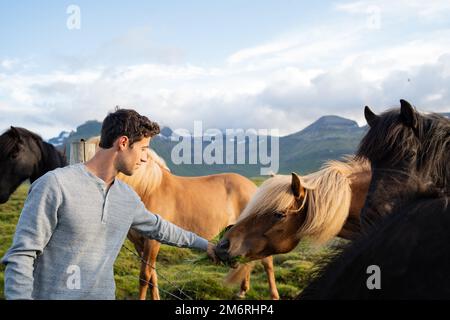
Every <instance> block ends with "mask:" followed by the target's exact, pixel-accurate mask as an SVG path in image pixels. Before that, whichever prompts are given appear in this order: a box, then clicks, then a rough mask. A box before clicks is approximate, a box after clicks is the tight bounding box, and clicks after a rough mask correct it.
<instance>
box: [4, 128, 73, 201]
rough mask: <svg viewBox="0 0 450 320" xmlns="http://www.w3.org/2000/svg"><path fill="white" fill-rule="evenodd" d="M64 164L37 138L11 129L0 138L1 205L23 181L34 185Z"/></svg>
mask: <svg viewBox="0 0 450 320" xmlns="http://www.w3.org/2000/svg"><path fill="white" fill-rule="evenodd" d="M66 164H67V163H66V158H65V157H64V155H62V154H61V153H60V152H59V151H58V150H56V149H55V147H53V145H51V144H49V143H47V142H44V141H43V140H42V138H41V137H40V136H38V135H37V134H35V133H33V132H31V131H28V130H26V129H23V128H17V127H11V128H10V129H9V130H7V131H6V132H5V133H3V134H2V135H1V136H0V203H5V202H6V201H8V199H9V197H10V196H11V194H12V193H13V192H14V191H15V190H16V189H17V187H18V186H20V184H21V183H22V182H24V181H25V180H27V179H30V182H31V183H33V182H34V181H35V180H36V179H38V178H39V177H40V176H42V175H43V174H45V173H46V172H48V171H50V170H53V169H55V168H58V167H63V166H65V165H66Z"/></svg>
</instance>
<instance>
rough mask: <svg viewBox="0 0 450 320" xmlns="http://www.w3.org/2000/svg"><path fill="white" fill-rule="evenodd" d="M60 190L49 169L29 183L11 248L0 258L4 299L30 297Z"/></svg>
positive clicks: (55, 213)
mask: <svg viewBox="0 0 450 320" xmlns="http://www.w3.org/2000/svg"><path fill="white" fill-rule="evenodd" d="M60 203H61V190H60V188H59V185H58V182H57V178H56V176H55V175H54V174H53V173H51V172H49V173H47V174H45V175H44V176H42V177H41V178H39V179H38V180H36V181H35V182H34V183H33V184H32V185H31V187H30V190H29V193H28V197H27V199H26V201H25V205H24V207H23V210H22V213H21V215H20V218H19V222H18V224H17V227H16V232H15V235H14V240H13V244H12V246H11V248H10V249H9V250H8V251H7V252H6V254H5V256H4V257H3V258H2V260H1V262H2V263H3V264H5V265H6V269H5V297H6V299H32V298H33V295H32V294H33V285H34V278H33V272H34V263H35V259H36V258H37V257H38V256H39V254H41V253H42V251H43V249H44V248H45V246H46V245H47V243H48V241H49V240H50V238H51V236H52V233H53V231H54V229H55V227H56V224H57V220H58V219H57V212H58V207H59V206H60Z"/></svg>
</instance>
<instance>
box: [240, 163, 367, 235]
mask: <svg viewBox="0 0 450 320" xmlns="http://www.w3.org/2000/svg"><path fill="white" fill-rule="evenodd" d="M346 160H347V162H341V161H328V162H327V163H325V165H324V166H323V167H322V168H321V170H319V171H317V172H314V173H311V174H309V175H306V176H302V177H300V181H301V184H302V186H303V187H304V188H305V191H306V192H305V195H306V196H305V201H306V203H307V205H308V210H307V211H306V212H303V211H302V210H301V209H302V207H303V206H302V207H301V208H300V210H298V212H295V213H294V214H306V217H305V221H304V223H303V224H302V226H301V228H300V229H299V231H298V235H299V237H309V238H311V240H313V241H314V242H316V243H323V242H326V241H328V240H330V239H331V238H333V237H334V236H336V235H337V234H338V233H339V231H340V230H341V229H342V227H343V225H344V223H345V221H346V219H347V217H348V213H349V209H350V203H351V196H352V192H351V189H350V180H349V176H350V175H351V174H353V173H357V172H362V171H366V170H370V165H369V163H368V162H367V161H364V160H353V159H350V158H348V157H347V158H346ZM291 183H292V177H291V176H290V175H276V176H275V177H273V178H270V179H268V180H266V181H265V182H264V183H263V184H262V185H261V186H260V187H259V188H258V191H257V192H256V194H255V195H254V196H253V197H252V199H251V201H250V202H249V204H248V205H247V207H246V208H245V209H244V211H243V213H242V215H241V216H240V217H239V220H242V219H243V218H245V217H248V216H250V215H255V214H261V213H264V212H276V211H281V212H284V211H286V210H288V209H289V208H291V207H293V206H294V204H295V198H294V195H293V193H292V189H291Z"/></svg>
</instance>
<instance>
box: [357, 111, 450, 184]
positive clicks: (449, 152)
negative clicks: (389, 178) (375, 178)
mask: <svg viewBox="0 0 450 320" xmlns="http://www.w3.org/2000/svg"><path fill="white" fill-rule="evenodd" d="M416 114H417V115H418V117H417V125H416V127H415V129H412V128H410V127H408V126H406V125H404V124H403V123H402V122H401V120H400V117H399V115H400V111H399V110H398V109H396V110H388V111H386V112H384V113H382V114H381V115H380V116H379V118H378V120H377V122H376V123H375V124H374V125H373V127H372V128H371V129H370V130H369V131H368V132H367V134H366V135H365V136H364V138H363V139H362V140H361V142H360V145H359V148H358V151H357V153H356V155H357V157H358V158H367V159H369V160H370V161H372V162H376V161H380V160H383V159H385V158H388V159H389V167H394V166H395V165H396V164H398V163H400V162H401V161H402V160H403V159H405V158H406V159H407V158H408V157H410V156H411V152H412V151H417V152H418V155H417V156H418V158H417V159H416V160H417V166H418V167H417V168H416V169H417V171H418V172H422V173H423V175H426V176H428V177H431V178H432V180H433V181H434V182H435V183H436V184H437V185H438V186H439V187H441V188H444V189H445V188H446V187H447V186H448V183H449V180H450V169H449V167H448V163H449V162H450V120H449V119H447V118H445V117H443V116H441V115H438V114H420V113H417V112H416Z"/></svg>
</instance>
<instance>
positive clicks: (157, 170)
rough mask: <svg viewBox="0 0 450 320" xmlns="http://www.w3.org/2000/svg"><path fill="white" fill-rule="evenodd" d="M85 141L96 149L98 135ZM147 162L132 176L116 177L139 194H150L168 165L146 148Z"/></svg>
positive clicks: (98, 141)
mask: <svg viewBox="0 0 450 320" xmlns="http://www.w3.org/2000/svg"><path fill="white" fill-rule="evenodd" d="M86 143H94V144H95V145H96V149H97V148H98V147H99V143H100V137H99V136H97V137H93V138H90V139H89V140H87V141H86ZM147 156H148V158H147V162H146V163H145V164H143V165H142V166H141V167H140V168H139V169H138V170H137V171H136V172H135V173H134V174H133V175H132V176H126V175H124V174H123V173H119V174H118V175H117V177H118V178H119V179H120V180H122V181H123V182H125V183H127V184H128V185H130V186H131V187H132V188H133V189H134V190H135V191H136V192H137V193H138V194H140V195H146V196H148V195H150V194H151V193H152V192H153V191H154V190H155V189H156V188H158V187H159V186H160V185H161V181H162V178H163V170H167V171H169V172H170V169H169V167H168V166H167V164H166V162H165V161H164V159H163V158H161V157H160V156H159V155H158V154H157V153H156V152H155V151H154V150H152V149H148V150H147Z"/></svg>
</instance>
